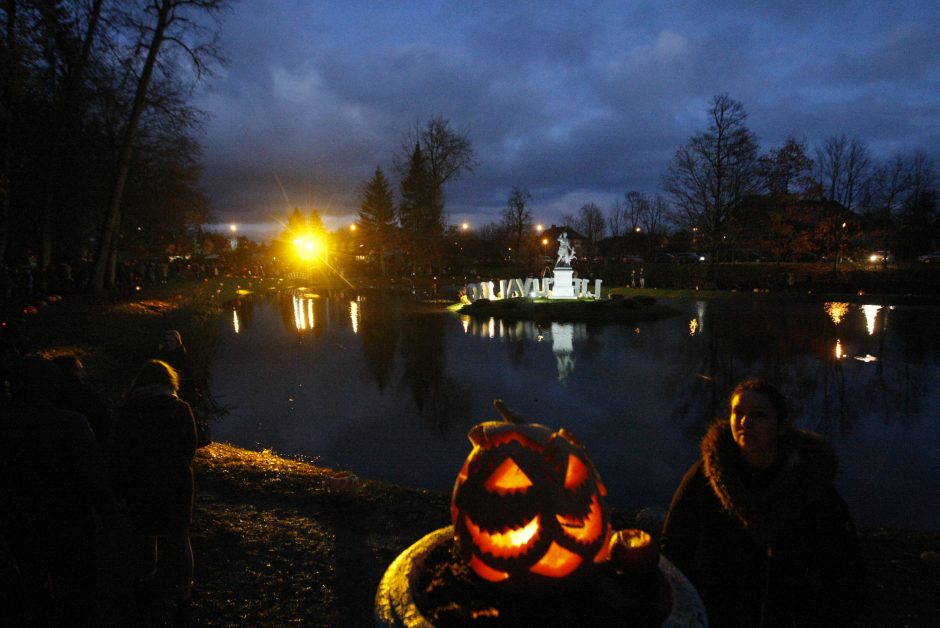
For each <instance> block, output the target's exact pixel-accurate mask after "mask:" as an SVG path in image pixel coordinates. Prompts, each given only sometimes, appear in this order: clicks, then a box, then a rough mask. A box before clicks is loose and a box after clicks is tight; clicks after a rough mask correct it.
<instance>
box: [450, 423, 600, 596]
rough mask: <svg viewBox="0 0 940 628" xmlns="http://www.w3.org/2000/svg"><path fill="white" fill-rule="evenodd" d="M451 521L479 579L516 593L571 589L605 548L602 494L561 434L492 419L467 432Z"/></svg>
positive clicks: (577, 450) (578, 451)
mask: <svg viewBox="0 0 940 628" xmlns="http://www.w3.org/2000/svg"><path fill="white" fill-rule="evenodd" d="M469 436H470V440H471V442H472V443H473V445H474V447H473V450H472V451H471V452H470V455H469V456H468V457H467V461H466V462H465V463H464V466H463V469H462V470H461V471H460V474H459V475H458V476H457V481H456V483H455V485H454V493H453V498H452V500H451V518H452V520H453V523H454V533H455V537H456V541H457V547H458V550H459V552H460V554H461V556H462V557H463V558H464V560H467V561H469V563H470V566H471V568H472V569H473V570H474V571H475V572H476V574H477V575H478V576H480V577H481V578H484V579H485V580H488V581H490V582H493V583H494V584H496V585H498V586H501V587H504V588H507V589H512V590H516V591H527V592H530V593H538V592H542V591H554V590H559V589H563V588H566V587H569V586H571V585H573V584H576V583H577V582H579V581H581V580H582V578H583V577H584V576H585V575H586V574H588V573H590V572H592V571H593V570H594V569H595V567H596V566H597V565H598V564H600V563H602V562H603V561H604V560H605V559H606V558H607V554H608V551H609V548H608V541H609V538H610V519H609V511H608V508H607V506H606V504H605V503H604V496H605V495H606V492H607V491H606V489H605V488H604V485H603V484H602V483H601V480H600V477H599V476H598V474H597V471H596V470H595V469H594V465H593V464H592V463H591V461H590V460H589V459H588V457H587V454H586V453H585V451H584V448H583V447H582V446H581V445H580V444H579V443H578V442H577V441H576V440H574V438H573V437H572V436H571V435H570V434H569V433H567V432H565V430H560V431H558V432H553V431H552V430H550V429H549V428H547V427H545V426H542V425H537V424H527V425H514V424H511V423H503V422H498V421H492V422H487V423H481V424H480V425H477V426H476V427H474V428H473V429H472V430H471V431H470V435H469Z"/></svg>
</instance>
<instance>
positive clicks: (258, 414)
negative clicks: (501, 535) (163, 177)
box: [213, 294, 940, 524]
mask: <svg viewBox="0 0 940 628" xmlns="http://www.w3.org/2000/svg"><path fill="white" fill-rule="evenodd" d="M675 305H676V306H677V307H679V308H681V309H682V312H683V314H682V315H681V316H677V317H675V318H673V319H667V320H664V321H658V322H654V323H640V324H636V325H629V326H624V325H603V326H591V325H584V324H572V323H563V324H561V323H556V324H550V325H546V326H539V325H537V324H535V323H533V322H527V321H513V322H507V321H499V320H496V319H472V318H469V317H455V316H452V315H448V314H442V313H440V312H439V311H437V310H430V309H427V308H424V309H422V308H421V307H416V305H415V304H414V303H413V302H408V301H403V300H401V299H398V298H392V297H389V296H382V295H371V294H370V295H367V296H359V297H357V296H353V295H321V297H320V298H307V297H304V298H300V299H295V298H294V297H293V295H289V294H288V295H274V296H270V297H264V298H258V299H255V300H253V301H252V300H250V299H243V300H241V301H240V302H238V303H236V304H235V309H234V311H233V318H232V321H231V322H229V321H226V323H225V326H224V335H225V342H224V343H223V346H222V347H221V349H220V352H219V355H218V356H217V358H216V362H215V366H214V373H213V376H214V382H215V388H216V389H217V390H216V391H215V392H216V393H217V394H219V395H220V397H221V399H222V401H223V403H225V404H226V405H228V406H230V407H231V409H232V414H231V415H229V417H227V418H226V421H225V423H224V424H223V425H220V426H219V429H218V434H219V438H221V439H225V440H232V441H234V442H236V443H238V444H242V445H246V446H250V447H259V446H260V447H272V448H274V449H275V450H278V451H283V452H286V453H303V454H305V455H307V456H309V457H312V456H322V460H321V462H322V463H324V464H328V465H332V466H341V467H344V468H349V469H351V470H353V471H354V472H356V473H357V474H359V475H362V476H364V477H376V478H380V479H386V480H390V481H396V482H404V483H409V484H417V485H420V486H427V487H430V488H436V489H442V490H447V489H448V488H449V486H450V485H451V483H452V482H453V477H454V474H455V473H456V470H457V469H455V468H453V467H454V465H458V466H459V463H460V461H462V460H463V458H464V457H465V456H466V453H467V441H466V432H467V430H468V429H469V427H470V426H471V425H473V424H474V423H476V422H479V421H480V420H488V419H492V418H495V414H494V412H493V410H492V407H491V402H492V399H494V398H503V399H505V400H506V402H507V403H508V405H510V406H511V407H514V408H516V409H517V410H519V411H520V412H522V413H523V414H527V415H529V416H532V417H534V418H536V419H538V420H541V421H544V422H546V423H548V424H550V425H554V426H559V427H560V426H565V427H568V428H570V429H571V430H572V431H573V432H574V433H575V434H576V435H577V437H578V438H579V440H581V441H582V442H584V443H585V444H586V445H587V446H588V447H589V450H590V451H591V454H592V458H594V459H595V462H596V463H597V465H598V467H599V468H600V469H601V471H602V473H603V475H604V478H605V481H606V482H607V483H608V484H609V486H608V488H609V489H610V490H611V495H612V500H613V503H615V505H618V506H621V507H626V508H631V507H640V506H645V505H651V504H659V505H663V506H665V505H667V503H668V499H669V496H670V495H671V493H672V491H673V490H674V489H675V485H676V483H677V482H678V481H679V479H680V478H681V475H682V472H683V471H684V470H685V469H686V468H687V466H688V464H689V463H690V462H691V461H692V459H694V457H695V453H696V446H697V442H698V439H699V438H701V435H702V433H703V432H704V430H705V428H706V426H707V425H708V424H709V423H710V422H711V421H712V420H714V419H715V418H716V417H721V416H724V415H725V414H726V413H727V408H726V407H725V406H726V403H727V392H728V390H729V389H730V387H731V386H732V385H733V384H734V383H736V382H737V381H740V380H741V379H744V378H745V377H749V376H761V377H766V378H768V379H771V380H772V381H775V382H777V383H778V384H779V385H780V386H781V388H782V389H783V390H784V392H785V393H786V394H787V396H788V398H789V399H790V400H791V403H792V406H793V414H794V416H796V417H798V421H799V426H800V427H804V428H809V429H813V430H816V431H820V432H822V433H823V434H824V435H825V436H826V437H827V438H829V439H830V440H832V441H833V442H834V443H835V444H836V446H837V448H838V449H839V453H840V455H841V456H842V459H843V472H842V476H841V479H840V481H842V482H844V485H843V486H842V487H840V488H842V489H843V491H844V493H845V494H846V496H847V499H849V501H850V505H851V506H852V508H853V510H854V511H855V512H857V513H858V514H859V518H860V520H862V521H877V522H886V521H892V522H894V523H897V524H909V523H910V522H911V521H923V520H925V519H927V517H928V515H929V516H933V517H935V518H940V506H935V505H930V506H929V508H930V509H932V510H930V511H929V512H925V509H927V508H928V506H926V505H924V504H923V502H924V501H925V500H922V499H921V500H917V499H914V498H913V495H917V494H919V495H924V494H927V495H929V494H936V493H937V492H938V491H940V486H938V483H940V479H938V478H937V474H936V473H935V472H934V469H935V468H937V466H938V465H940V454H938V453H937V452H936V451H935V448H934V447H931V446H930V445H929V443H935V442H936V441H937V440H938V438H940V433H938V432H940V426H938V425H937V422H936V421H934V420H933V417H935V416H937V415H938V414H940V391H938V390H937V389H936V387H932V386H931V382H932V381H934V380H933V379H932V378H935V376H936V374H937V373H936V371H937V365H938V363H940V316H937V314H938V313H940V311H938V308H911V307H908V308H900V307H899V308H896V309H893V308H886V307H880V306H877V305H872V306H866V305H854V304H849V303H835V302H834V303H827V304H825V305H824V306H823V307H820V306H819V304H779V303H773V304H765V303H741V302H737V301H735V302H733V303H732V302H721V301H716V302H711V301H710V302H704V301H698V302H694V301H684V302H681V301H680V302H676V303H675ZM706 319H707V325H706V324H705V323H706ZM889 320H890V326H889V324H888V323H889ZM301 323H302V324H301ZM245 364H252V365H253V368H251V369H245V368H244V365H245ZM258 373H263V376H259V375H257V374H258ZM390 452H391V453H390ZM926 501H929V500H926ZM901 502H904V503H901ZM908 502H909V503H908ZM904 517H906V518H907V519H905V520H902V519H903V518H904Z"/></svg>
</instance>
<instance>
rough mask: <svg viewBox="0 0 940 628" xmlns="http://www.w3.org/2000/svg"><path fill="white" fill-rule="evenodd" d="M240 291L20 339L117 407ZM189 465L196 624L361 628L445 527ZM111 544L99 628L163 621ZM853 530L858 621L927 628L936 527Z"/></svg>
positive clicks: (39, 328)
mask: <svg viewBox="0 0 940 628" xmlns="http://www.w3.org/2000/svg"><path fill="white" fill-rule="evenodd" d="M243 284H244V285H243ZM239 287H241V288H247V287H249V286H248V285H247V282H245V281H244V280H237V279H219V280H213V281H211V282H210V281H204V282H198V283H192V282H188V283H179V284H170V285H166V286H160V287H158V288H149V289H145V290H144V291H142V292H141V293H140V294H139V295H136V296H135V298H133V299H130V300H125V299H100V298H90V297H87V296H74V297H69V298H66V299H63V300H62V301H60V302H57V303H50V304H48V305H45V306H40V307H39V308H38V312H37V313H36V314H30V315H27V316H25V317H24V321H23V329H24V333H25V335H26V340H27V347H28V349H30V350H31V351H33V352H39V353H43V354H45V355H50V356H51V355H56V354H60V353H76V354H78V355H80V357H81V358H82V359H83V361H84V362H85V363H86V366H87V369H88V371H89V374H90V379H91V381H92V383H93V384H94V385H95V386H97V387H98V388H99V389H100V390H101V391H102V392H103V393H104V395H105V397H106V399H107V400H108V401H109V402H110V403H111V404H112V405H117V404H118V403H119V402H120V397H121V394H122V393H123V391H124V389H125V388H126V386H127V385H128V384H129V382H130V379H131V377H132V376H133V373H134V371H135V369H136V367H137V366H138V365H139V364H140V363H141V362H142V361H143V360H145V359H147V358H148V357H149V356H150V354H151V352H152V351H153V348H154V346H155V344H156V342H157V341H158V340H159V338H160V335H161V332H162V330H164V329H168V328H175V329H178V330H180V331H181V332H182V335H183V338H184V339H185V340H186V343H187V345H188V347H189V350H190V352H191V353H192V354H193V358H194V361H195V363H196V366H197V368H199V369H202V370H203V371H204V372H207V370H208V365H209V363H210V361H211V356H212V352H213V348H214V346H215V342H216V337H215V329H216V320H217V316H218V314H219V313H220V311H221V309H220V304H221V303H223V302H224V301H225V300H227V298H228V297H232V296H234V295H235V294H236V291H237V289H238V288H239ZM250 287H251V289H252V290H266V289H268V287H266V286H264V285H263V282H262V283H261V284H257V283H256V284H254V285H252V286H250ZM196 469H197V479H196V483H197V503H196V523H195V526H194V529H193V547H194V551H195V555H196V588H195V593H194V604H195V608H194V619H193V623H194V624H197V625H206V626H284V625H289V624H298V625H306V626H324V627H326V626H330V627H336V626H342V627H358V626H371V625H373V620H372V604H373V596H374V594H375V588H376V586H377V584H378V581H379V579H380V578H381V575H382V574H383V572H384V570H385V569H386V567H387V566H388V564H389V563H390V562H391V561H392V560H393V559H394V558H395V556H397V555H398V553H399V552H401V551H402V550H403V549H405V548H406V547H407V546H408V545H410V544H411V543H413V542H414V541H415V540H417V539H418V538H420V537H421V536H423V535H424V534H426V533H427V532H430V531H432V530H434V529H436V528H438V527H440V526H443V525H446V524H447V523H448V522H449V521H448V518H449V515H448V512H449V511H448V501H449V499H448V496H447V495H446V494H443V493H438V492H430V491H424V490H419V489H415V488H409V487H401V486H394V485H390V484H387V483H383V482H378V481H373V480H370V479H364V480H363V481H362V486H361V490H360V492H359V494H358V495H357V496H355V497H354V498H352V499H342V498H340V497H338V496H336V495H335V494H334V493H332V492H331V491H330V490H329V482H328V479H329V478H330V477H331V475H332V473H333V472H332V471H331V470H329V469H324V468H321V467H317V466H314V465H311V464H308V463H304V462H298V461H294V460H288V459H284V458H281V457H278V456H277V455H275V454H273V453H271V452H269V451H262V452H255V451H247V450H244V449H239V448H236V447H233V446H230V445H227V444H224V443H216V444H213V445H211V446H209V447H207V448H205V449H203V450H200V452H199V453H198V456H197V460H196ZM925 498H929V497H927V496H925ZM631 521H632V514H631V513H626V512H618V513H616V519H615V522H616V523H617V525H618V526H626V525H630V523H631ZM125 534H126V530H125ZM122 538H123V537H121V534H120V530H119V534H118V535H117V538H115V539H110V540H108V542H107V543H106V546H107V548H108V550H109V552H110V556H109V557H108V560H107V561H106V565H111V566H116V567H115V568H114V569H113V570H112V571H111V572H109V573H105V574H103V586H104V587H107V591H108V593H107V594H106V595H103V596H102V605H103V606H104V608H102V609H101V613H100V614H101V617H102V623H103V624H110V625H130V624H129V623H128V622H130V623H132V624H133V625H162V624H163V622H164V621H166V620H167V619H168V618H169V617H170V616H171V615H172V605H171V604H170V595H169V586H168V584H166V582H164V584H165V586H164V588H163V589H161V591H160V594H159V595H158V596H157V597H156V598H155V599H151V600H149V601H147V602H145V603H142V602H140V601H139V600H134V598H133V596H132V595H131V594H130V589H129V584H128V583H127V582H126V581H124V580H122V579H123V578H124V577H125V574H126V573H127V570H126V562H127V561H126V557H124V556H123V555H122V554H121V553H122V551H123V548H124V546H123V545H122V541H121V539H122ZM861 538H862V543H863V549H864V552H865V555H866V558H867V562H868V567H869V574H870V577H871V582H872V599H871V603H870V604H869V606H868V607H867V608H866V609H865V611H864V613H863V615H862V617H861V620H860V622H859V625H860V626H872V627H874V626H879V627H880V626H898V627H900V626H912V627H914V626H918V627H919V626H923V627H927V626H937V625H940V571H938V570H937V569H931V568H928V567H927V566H926V565H925V564H924V563H923V562H921V561H920V560H919V558H918V557H919V555H920V554H921V552H923V551H925V550H940V532H938V531H934V532H918V531H904V530H895V529H884V528H877V529H866V530H862V531H861Z"/></svg>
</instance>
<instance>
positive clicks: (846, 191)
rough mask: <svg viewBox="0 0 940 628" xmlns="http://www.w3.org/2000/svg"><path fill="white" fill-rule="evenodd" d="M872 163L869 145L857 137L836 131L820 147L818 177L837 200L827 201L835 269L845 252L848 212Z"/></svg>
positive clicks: (827, 226) (826, 194) (829, 250)
mask: <svg viewBox="0 0 940 628" xmlns="http://www.w3.org/2000/svg"><path fill="white" fill-rule="evenodd" d="M870 167H871V157H870V156H869V153H868V147H867V146H866V145H865V143H864V142H862V141H861V140H859V139H857V138H852V139H849V138H848V137H846V136H845V135H844V134H843V135H834V136H832V137H829V138H828V139H826V140H825V141H824V142H823V143H822V145H821V146H819V147H818V148H817V149H816V164H815V177H816V180H817V181H818V182H819V184H820V186H821V187H822V193H823V196H824V197H825V198H826V199H827V200H829V201H833V202H831V203H827V204H826V205H825V206H826V207H827V209H828V211H827V215H826V224H825V230H826V249H827V250H826V253H827V254H828V255H830V256H831V258H832V270H833V272H835V271H836V270H837V268H838V264H839V261H840V258H841V257H842V255H843V254H844V250H843V249H844V247H845V228H846V225H847V220H846V219H847V218H848V212H851V211H853V210H854V209H855V208H856V205H857V204H858V198H859V196H860V194H861V190H862V187H863V185H864V182H865V178H866V176H867V175H868V170H869V168H870Z"/></svg>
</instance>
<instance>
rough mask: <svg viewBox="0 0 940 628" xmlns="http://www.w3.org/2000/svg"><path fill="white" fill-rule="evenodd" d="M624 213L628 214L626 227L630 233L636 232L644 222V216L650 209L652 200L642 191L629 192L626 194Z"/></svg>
mask: <svg viewBox="0 0 940 628" xmlns="http://www.w3.org/2000/svg"><path fill="white" fill-rule="evenodd" d="M624 200H625V205H624V215H625V216H626V228H627V231H629V232H630V233H635V232H636V231H637V229H638V228H640V226H641V224H642V223H643V217H644V216H645V215H646V213H647V212H648V211H649V206H650V202H649V199H648V198H646V195H645V194H643V193H642V192H637V191H635V190H634V191H632V192H627V193H626V195H625V196H624Z"/></svg>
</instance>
